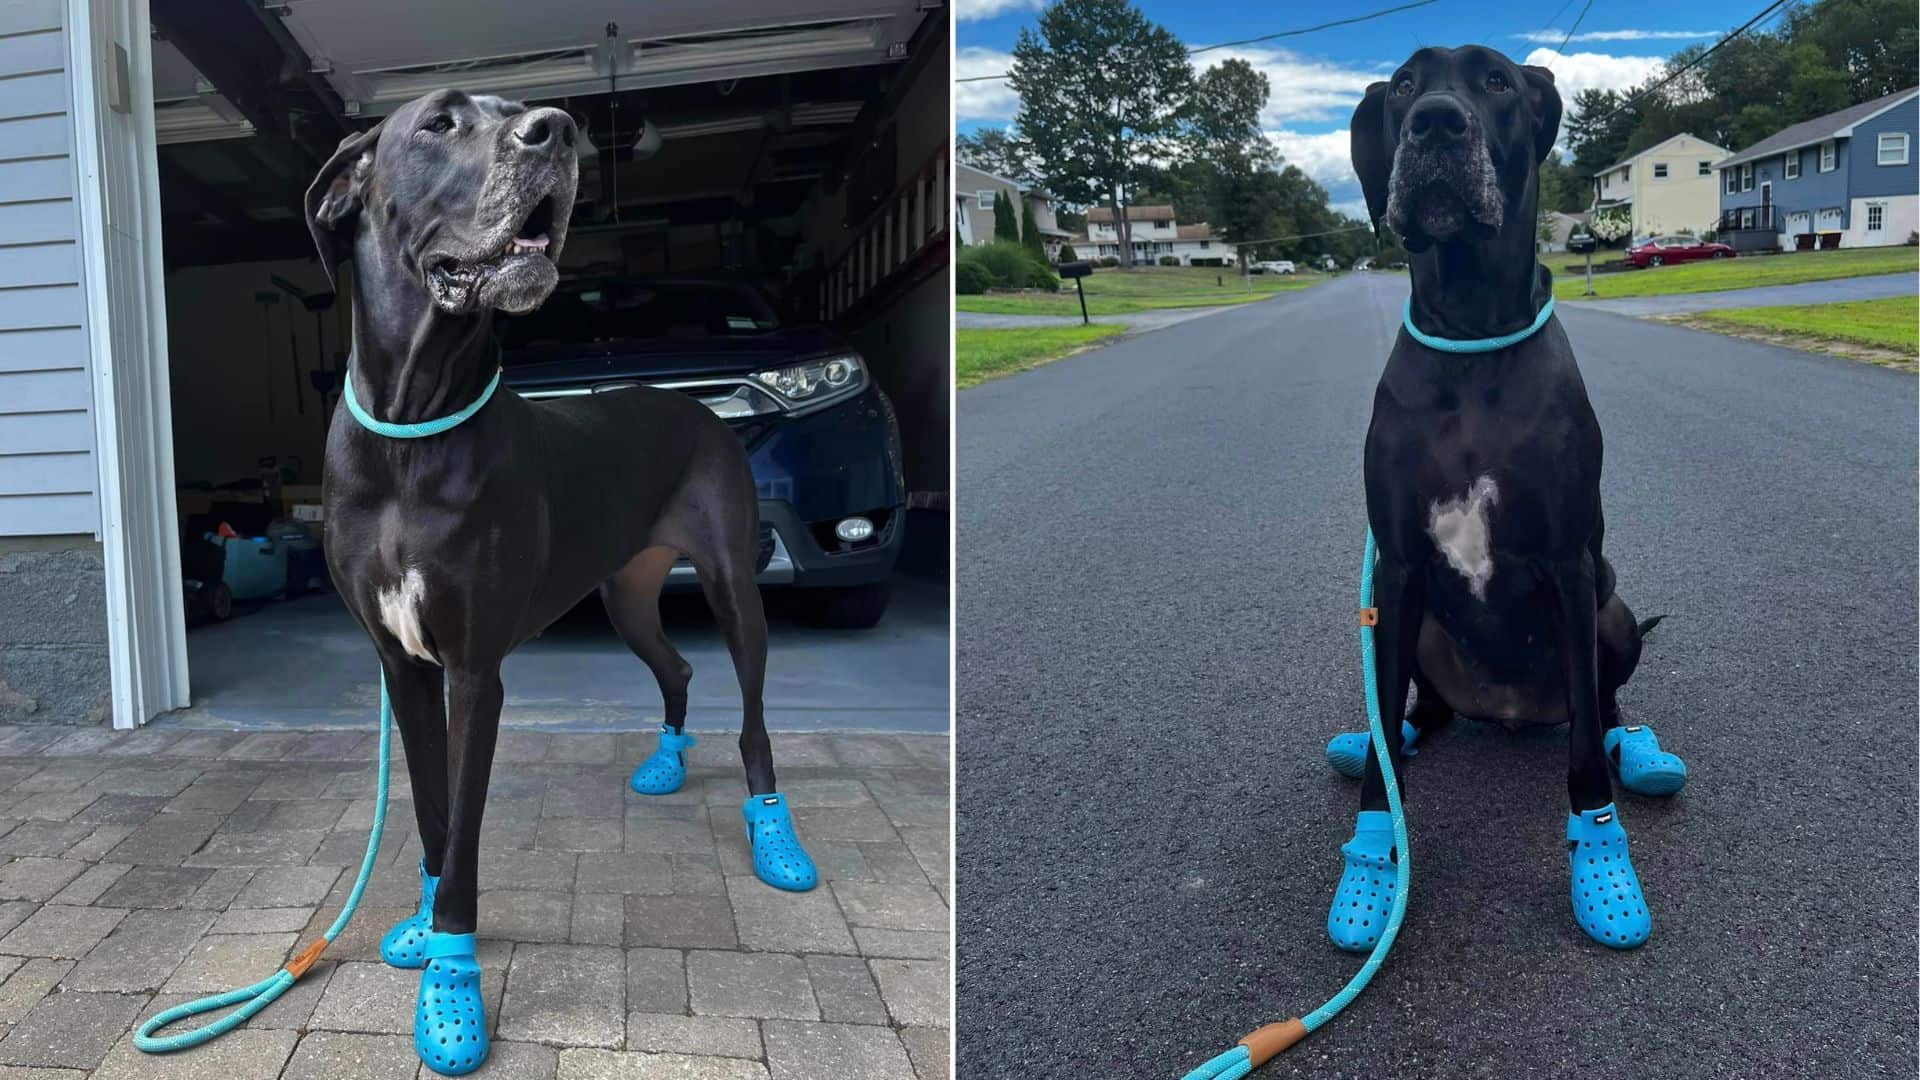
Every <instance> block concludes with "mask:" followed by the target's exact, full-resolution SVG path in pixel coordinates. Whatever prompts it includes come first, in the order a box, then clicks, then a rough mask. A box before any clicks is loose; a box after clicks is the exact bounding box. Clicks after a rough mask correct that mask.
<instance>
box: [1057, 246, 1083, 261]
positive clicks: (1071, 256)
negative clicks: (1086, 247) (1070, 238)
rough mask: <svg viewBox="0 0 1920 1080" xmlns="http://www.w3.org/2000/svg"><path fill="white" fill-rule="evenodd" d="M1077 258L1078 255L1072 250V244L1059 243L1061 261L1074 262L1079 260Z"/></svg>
mask: <svg viewBox="0 0 1920 1080" xmlns="http://www.w3.org/2000/svg"><path fill="white" fill-rule="evenodd" d="M1079 258H1080V256H1079V254H1078V253H1077V252H1075V251H1074V250H1073V245H1072V244H1061V245H1060V261H1061V262H1076V261H1078V260H1079Z"/></svg>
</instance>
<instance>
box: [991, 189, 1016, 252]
mask: <svg viewBox="0 0 1920 1080" xmlns="http://www.w3.org/2000/svg"><path fill="white" fill-rule="evenodd" d="M993 238H994V240H995V241H996V242H997V241H1001V240H1005V241H1007V242H1009V243H1014V244H1017V243H1019V242H1020V223H1019V222H1018V221H1015V220H1014V217H1013V200H1012V199H1009V198H1007V193H1006V192H1004V191H996V192H994V194H993Z"/></svg>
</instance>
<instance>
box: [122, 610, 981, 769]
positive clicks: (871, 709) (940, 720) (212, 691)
mask: <svg viewBox="0 0 1920 1080" xmlns="http://www.w3.org/2000/svg"><path fill="white" fill-rule="evenodd" d="M781 599H782V598H781V595H780V593H779V591H778V590H773V591H770V592H769V593H768V623H769V627H768V633H769V638H770V643H769V650H768V659H767V687H766V705H767V726H768V728H769V729H770V730H773V731H851V730H865V731H897V732H923V733H939V732H945V731H946V730H947V716H948V713H947V673H948V667H947V655H948V650H947V627H948V618H947V610H948V607H947V590H946V587H945V585H944V584H943V583H938V584H937V583H932V582H928V581H924V580H921V579H917V578H911V577H907V576H904V575H900V576H896V578H895V580H894V593H893V604H892V606H891V607H890V608H889V609H888V611H887V614H886V617H885V618H884V619H882V620H881V622H880V625H879V626H877V627H875V628H874V629H872V630H822V629H819V628H817V627H811V626H807V625H805V624H803V623H800V622H798V621H797V620H795V619H794V618H792V617H791V616H789V615H787V614H785V613H784V611H783V605H782V603H781ZM662 612H663V615H664V618H665V625H666V631H667V636H668V637H669V638H670V639H671V640H672V641H673V643H674V647H675V648H677V649H679V650H680V653H681V655H683V656H685V657H686V658H687V662H688V663H690V664H692V665H693V685H692V687H691V690H690V698H691V700H690V703H689V706H688V713H687V726H688V728H689V729H691V730H693V731H696V732H703V731H705V732H716V733H717V732H723V731H726V732H731V731H737V730H738V729H739V726H740V691H739V686H738V684H737V683H736V682H735V681H734V676H733V663H732V660H731V658H730V657H729V656H728V655H727V648H726V643H725V642H724V641H723V640H722V639H721V636H720V632H719V628H718V627H717V626H716V624H715V623H714V621H713V618H712V616H711V615H710V614H709V613H708V612H707V609H706V603H705V601H704V600H703V599H702V598H701V597H700V596H699V594H698V593H686V594H675V595H672V596H668V597H666V598H665V600H664V602H663V604H662ZM187 650H188V662H189V665H190V671H191V675H192V693H193V706H192V707H191V708H188V709H183V710H180V711H178V712H176V713H173V714H171V715H169V716H167V717H165V718H163V719H161V720H159V721H157V722H156V725H157V726H159V727H161V728H168V727H190V728H214V729H228V730H231V729H235V728H246V729H263V728H303V729H313V728H327V727H347V728H366V729H370V728H371V725H372V724H373V723H374V712H375V710H376V709H377V708H378V706H379V701H380V683H379V668H378V666H377V665H376V664H375V661H374V657H373V650H372V648H371V646H369V645H368V643H367V638H366V634H365V633H364V632H363V631H362V630H361V629H360V627H359V625H358V624H357V623H355V622H354V620H353V617H352V616H351V615H349V614H348V613H347V611H346V609H345V608H344V607H342V606H341V605H340V601H339V599H338V597H337V596H335V595H334V594H332V593H325V594H320V595H315V596H308V597H302V598H300V599H297V600H290V601H284V602H276V603H268V604H266V605H264V606H262V607H260V608H259V609H258V610H255V611H252V612H251V613H246V614H240V615H236V616H235V617H234V618H233V619H232V620H230V621H228V622H225V623H220V624H212V625H206V626H201V627H196V628H194V629H193V630H191V631H189V632H188V634H187ZM502 681H503V682H505V684H506V691H507V704H506V709H505V711H504V712H503V714H502V723H503V724H505V725H506V726H509V727H514V728H533V729H539V730H543V731H639V730H650V729H652V728H654V727H656V726H658V725H659V723H660V719H661V711H660V692H659V688H658V686H657V685H656V684H655V682H654V679H653V673H652V672H650V671H649V670H647V667H646V665H644V664H642V663H641V662H640V661H639V660H638V659H637V658H635V657H634V655H633V654H632V653H630V652H628V651H627V648H626V646H625V645H622V644H621V643H620V639H619V638H617V637H615V636H614V634H613V631H612V628H611V627H609V626H608V624H607V620H606V616H605V614H604V613H603V612H602V611H601V610H600V605H599V602H598V601H597V600H593V599H589V600H588V601H587V602H586V603H584V604H583V605H581V607H579V608H577V609H576V610H575V611H574V612H573V613H571V614H570V615H568V616H566V617H565V618H563V619H561V620H560V621H559V622H558V623H556V624H555V625H554V626H552V627H550V628H549V629H548V630H547V632H546V633H545V634H543V635H542V636H540V637H539V638H536V639H534V640H533V641H530V642H528V643H527V644H525V645H523V646H521V647H520V649H519V650H518V651H517V652H515V653H514V654H513V655H512V656H511V657H509V658H508V659H507V663H506V667H505V671H504V673H503V676H502ZM775 750H776V753H777V752H778V747H777V746H776V747H775Z"/></svg>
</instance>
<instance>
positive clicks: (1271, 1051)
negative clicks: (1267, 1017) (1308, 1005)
mask: <svg viewBox="0 0 1920 1080" xmlns="http://www.w3.org/2000/svg"><path fill="white" fill-rule="evenodd" d="M1306 1037H1307V1025H1306V1024H1305V1023H1303V1022H1302V1021H1301V1019H1300V1018H1299V1017H1297V1016H1296V1017H1294V1018H1293V1019H1291V1020H1282V1021H1280V1022H1279V1023H1277V1024H1268V1025H1266V1026H1264V1027H1260V1028H1255V1029H1254V1031H1253V1033H1252V1034H1250V1035H1248V1036H1247V1037H1246V1038H1244V1039H1241V1040H1240V1045H1241V1046H1244V1047H1246V1048H1247V1060H1249V1061H1251V1062H1253V1067H1254V1068H1256V1069H1257V1068H1259V1067H1260V1066H1262V1065H1265V1064H1266V1063H1267V1062H1269V1061H1272V1060H1273V1059H1274V1058H1275V1057H1277V1056H1279V1054H1280V1053H1281V1052H1282V1051H1284V1050H1285V1049H1286V1048H1287V1047H1289V1046H1292V1045H1293V1044H1294V1043H1297V1042H1299V1041H1300V1040H1301V1039H1304V1038H1306Z"/></svg>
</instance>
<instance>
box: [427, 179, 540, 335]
mask: <svg viewBox="0 0 1920 1080" xmlns="http://www.w3.org/2000/svg"><path fill="white" fill-rule="evenodd" d="M557 212H558V208H557V204H556V202H555V198H554V195H553V193H551V192H550V193H548V194H546V195H544V196H542V197H541V198H540V199H538V200H537V201H535V202H534V203H533V205H532V206H530V207H528V208H527V209H526V211H525V212H524V213H523V214H522V215H521V216H520V221H519V224H517V225H514V226H513V227H512V228H511V229H504V228H503V229H501V230H500V231H501V232H504V233H505V234H506V239H504V240H503V241H501V242H500V243H499V244H497V245H491V246H489V247H488V248H487V249H485V253H484V254H481V255H479V256H460V255H454V254H452V253H444V254H439V255H435V256H432V257H430V258H429V259H428V260H427V263H426V280H427V287H428V289H429V290H430V291H431V292H432V293H433V299H434V302H435V303H436V304H438V305H439V306H440V307H441V308H442V309H443V310H445V311H448V312H453V313H462V312H469V311H473V310H475V309H476V308H479V307H498V308H502V309H504V310H506V311H509V312H513V313H515V314H519V313H522V312H526V311H531V310H533V309H534V308H535V307H538V306H539V305H540V302H541V301H542V300H545V299H546V297H547V294H548V293H549V292H551V291H553V285H554V284H555V283H556V282H557V281H558V278H559V273H558V270H557V269H556V268H555V266H554V259H555V257H556V256H557V255H558V254H559V252H558V250H557V248H556V246H555V245H554V243H553V240H552V239H551V235H552V233H553V232H554V231H555V230H554V226H555V224H556V215H557ZM509 220H511V219H509Z"/></svg>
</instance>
